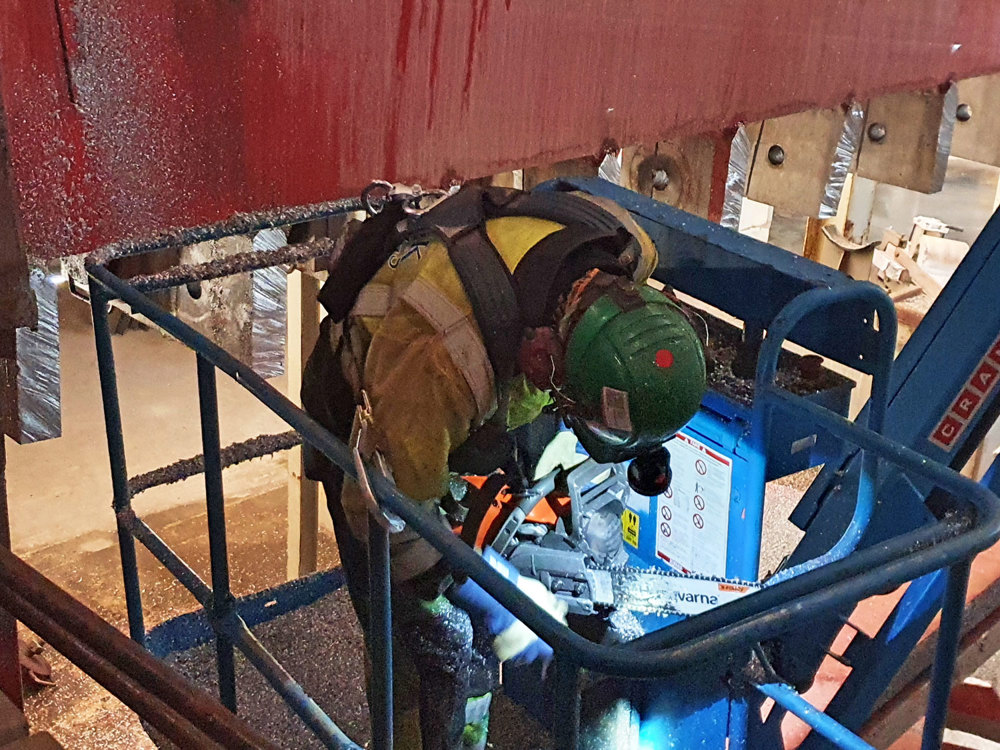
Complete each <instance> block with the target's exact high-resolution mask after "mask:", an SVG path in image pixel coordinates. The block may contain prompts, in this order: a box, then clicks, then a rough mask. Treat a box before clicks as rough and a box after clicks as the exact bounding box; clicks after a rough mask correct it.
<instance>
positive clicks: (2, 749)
mask: <svg viewBox="0 0 1000 750" xmlns="http://www.w3.org/2000/svg"><path fill="white" fill-rule="evenodd" d="M0 750H63V746H62V745H60V744H59V743H58V742H56V739H55V737H53V736H52V735H51V734H49V733H48V732H39V733H38V734H33V735H31V736H30V737H25V738H24V739H21V740H17V741H15V742H12V743H11V744H9V745H2V746H0Z"/></svg>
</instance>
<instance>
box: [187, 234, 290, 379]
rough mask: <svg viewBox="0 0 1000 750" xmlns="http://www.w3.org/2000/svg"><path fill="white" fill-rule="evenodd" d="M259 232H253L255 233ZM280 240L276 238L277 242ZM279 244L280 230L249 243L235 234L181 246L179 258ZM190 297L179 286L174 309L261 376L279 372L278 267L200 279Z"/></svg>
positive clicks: (281, 311)
mask: <svg viewBox="0 0 1000 750" xmlns="http://www.w3.org/2000/svg"><path fill="white" fill-rule="evenodd" d="M259 234H260V233H258V236H259ZM277 243H280V244H277ZM284 244H285V235H284V234H283V233H282V232H281V231H280V230H275V233H271V232H270V231H269V233H268V234H267V235H265V237H264V238H261V240H260V241H254V242H253V243H251V239H250V237H248V236H246V235H237V236H233V237H224V238H222V239H220V240H210V241H207V242H201V243H198V244H196V245H190V246H188V247H185V248H184V249H183V250H182V251H181V262H182V263H202V262H205V261H210V260H217V259H219V258H224V257H227V256H230V255H235V254H238V253H247V252H251V251H252V250H253V249H257V250H264V249H268V248H271V249H275V248H276V247H280V246H282V245H284ZM198 290H199V292H200V293H199V294H197V295H195V296H194V297H192V295H191V294H189V293H188V292H187V291H185V290H184V288H183V287H181V288H180V289H179V290H178V295H177V300H178V301H177V315H178V317H179V318H181V319H182V320H184V321H185V322H187V323H189V324H190V325H192V326H193V327H194V328H195V329H197V330H198V331H200V332H201V333H203V334H205V335H206V336H208V337H209V338H210V339H212V341H214V342H215V343H216V344H218V345H219V346H221V347H222V348H223V349H225V350H226V351H227V352H229V353H230V354H232V355H233V356H234V357H236V358H237V359H239V360H240V361H242V362H245V363H246V364H248V365H250V366H251V367H252V368H253V369H254V371H255V372H256V373H258V374H259V375H260V376H261V377H265V378H270V377H275V376H277V375H280V374H282V372H284V362H285V338H286V332H285V326H286V322H285V320H286V296H285V290H286V280H285V269H284V268H282V267H280V266H279V267H273V268H265V269H262V270H259V271H253V272H250V273H237V274H234V275H231V276H225V277H223V278H219V279H211V280H208V281H202V282H200V284H199V286H198Z"/></svg>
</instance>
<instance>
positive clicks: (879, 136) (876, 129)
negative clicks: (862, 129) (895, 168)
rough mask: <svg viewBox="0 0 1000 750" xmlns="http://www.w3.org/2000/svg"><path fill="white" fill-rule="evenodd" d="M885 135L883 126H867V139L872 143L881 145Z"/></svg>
mask: <svg viewBox="0 0 1000 750" xmlns="http://www.w3.org/2000/svg"><path fill="white" fill-rule="evenodd" d="M887 134H888V131H887V130H886V128H885V125H883V124H882V123H880V122H873V123H872V124H871V125H869V126H868V137H869V138H870V139H871V140H872V142H874V143H881V142H882V141H884V140H885V137H886V135H887Z"/></svg>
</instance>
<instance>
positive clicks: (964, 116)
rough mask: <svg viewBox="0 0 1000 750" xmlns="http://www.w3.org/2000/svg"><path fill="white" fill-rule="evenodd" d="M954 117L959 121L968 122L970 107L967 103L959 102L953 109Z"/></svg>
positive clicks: (970, 117) (970, 113) (970, 115)
mask: <svg viewBox="0 0 1000 750" xmlns="http://www.w3.org/2000/svg"><path fill="white" fill-rule="evenodd" d="M955 117H956V118H957V119H958V121H959V122H968V121H969V120H971V119H972V107H970V106H969V105H968V104H964V103H963V104H959V105H958V108H957V109H956V110H955Z"/></svg>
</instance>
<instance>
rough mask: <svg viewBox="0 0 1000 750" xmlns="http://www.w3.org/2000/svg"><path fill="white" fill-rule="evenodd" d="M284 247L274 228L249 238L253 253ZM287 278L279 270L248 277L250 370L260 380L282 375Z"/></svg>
mask: <svg viewBox="0 0 1000 750" xmlns="http://www.w3.org/2000/svg"><path fill="white" fill-rule="evenodd" d="M287 244H288V240H287V238H286V237H285V233H284V232H283V231H282V230H281V229H278V228H275V229H264V230H262V231H260V232H258V233H257V234H256V236H254V238H253V249H254V250H259V251H265V250H277V249H278V248H280V247H284V246H285V245H287ZM287 303H288V274H287V273H285V269H284V268H282V267H280V266H275V267H272V268H264V269H261V270H260V271H254V272H253V273H252V274H251V288H250V305H251V313H250V325H251V330H250V366H251V367H252V368H253V370H254V372H256V373H257V374H258V375H260V376H261V377H262V378H273V377H277V376H278V375H282V374H284V372H285V339H286V337H287V326H288V304H287Z"/></svg>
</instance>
